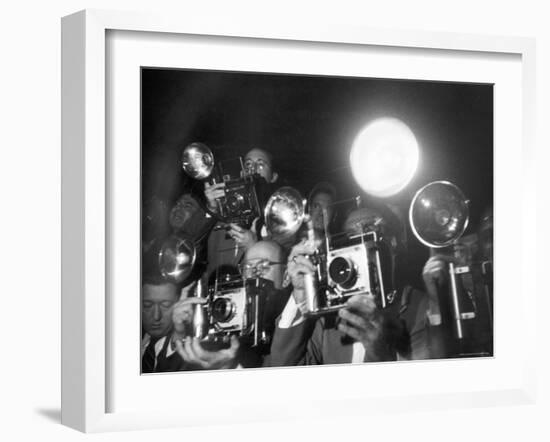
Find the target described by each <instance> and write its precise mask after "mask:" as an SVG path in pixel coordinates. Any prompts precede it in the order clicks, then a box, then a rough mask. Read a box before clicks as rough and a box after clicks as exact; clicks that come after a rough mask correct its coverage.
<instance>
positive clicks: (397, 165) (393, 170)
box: [350, 118, 419, 197]
mask: <svg viewBox="0 0 550 442" xmlns="http://www.w3.org/2000/svg"><path fill="white" fill-rule="evenodd" d="M418 156H419V153H418V143H417V141H416V137H415V136H414V134H413V133H412V131H411V129H410V128H409V127H408V126H407V125H406V124H405V123H403V122H402V121H401V120H398V119H397V118H380V119H377V120H374V121H373V122H371V123H370V124H368V125H367V126H366V127H365V128H364V129H363V130H361V132H359V134H358V135H357V137H356V138H355V141H354V142H353V145H352V147H351V153H350V162H351V171H352V173H353V177H354V178H355V181H356V182H357V184H359V186H360V187H361V189H363V190H364V191H365V192H367V193H369V194H371V195H373V196H377V197H388V196H391V195H394V194H396V193H398V192H399V191H401V190H402V189H403V188H404V187H405V186H406V185H407V184H408V183H409V181H410V180H411V179H412V177H413V176H414V173H415V171H416V168H417V166H418Z"/></svg>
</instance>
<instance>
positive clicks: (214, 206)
mask: <svg viewBox="0 0 550 442" xmlns="http://www.w3.org/2000/svg"><path fill="white" fill-rule="evenodd" d="M204 196H206V201H207V205H208V210H210V211H211V212H214V213H218V212H219V206H218V201H217V200H218V199H219V198H223V197H224V196H225V183H218V184H208V183H204Z"/></svg>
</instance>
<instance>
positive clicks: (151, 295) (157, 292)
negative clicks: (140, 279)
mask: <svg viewBox="0 0 550 442" xmlns="http://www.w3.org/2000/svg"><path fill="white" fill-rule="evenodd" d="M177 296H178V293H177V288H176V286H175V285H174V284H170V283H166V284H159V285H152V284H145V285H144V286H143V298H144V299H158V300H160V299H163V300H164V299H175V298H177Z"/></svg>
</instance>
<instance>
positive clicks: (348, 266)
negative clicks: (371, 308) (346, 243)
mask: <svg viewBox="0 0 550 442" xmlns="http://www.w3.org/2000/svg"><path fill="white" fill-rule="evenodd" d="M328 274H329V276H330V278H331V279H332V280H333V281H334V282H335V283H336V284H338V285H339V286H340V287H342V288H344V289H349V288H351V287H353V284H355V281H356V279H357V272H356V271H355V269H354V267H353V264H352V263H351V261H349V260H348V259H346V258H344V257H342V256H338V257H336V258H334V259H333V260H332V261H331V262H330V264H329V266H328Z"/></svg>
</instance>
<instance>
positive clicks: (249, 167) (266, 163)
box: [244, 149, 274, 183]
mask: <svg viewBox="0 0 550 442" xmlns="http://www.w3.org/2000/svg"><path fill="white" fill-rule="evenodd" d="M244 168H245V170H246V171H247V173H254V172H256V173H258V174H260V176H262V177H264V178H265V180H266V181H267V182H268V183H271V182H272V181H273V177H274V175H273V168H272V164H271V160H270V159H269V155H268V154H267V152H264V151H263V150H261V149H252V150H251V151H250V152H248V153H247V154H246V156H245V157H244Z"/></svg>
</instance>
